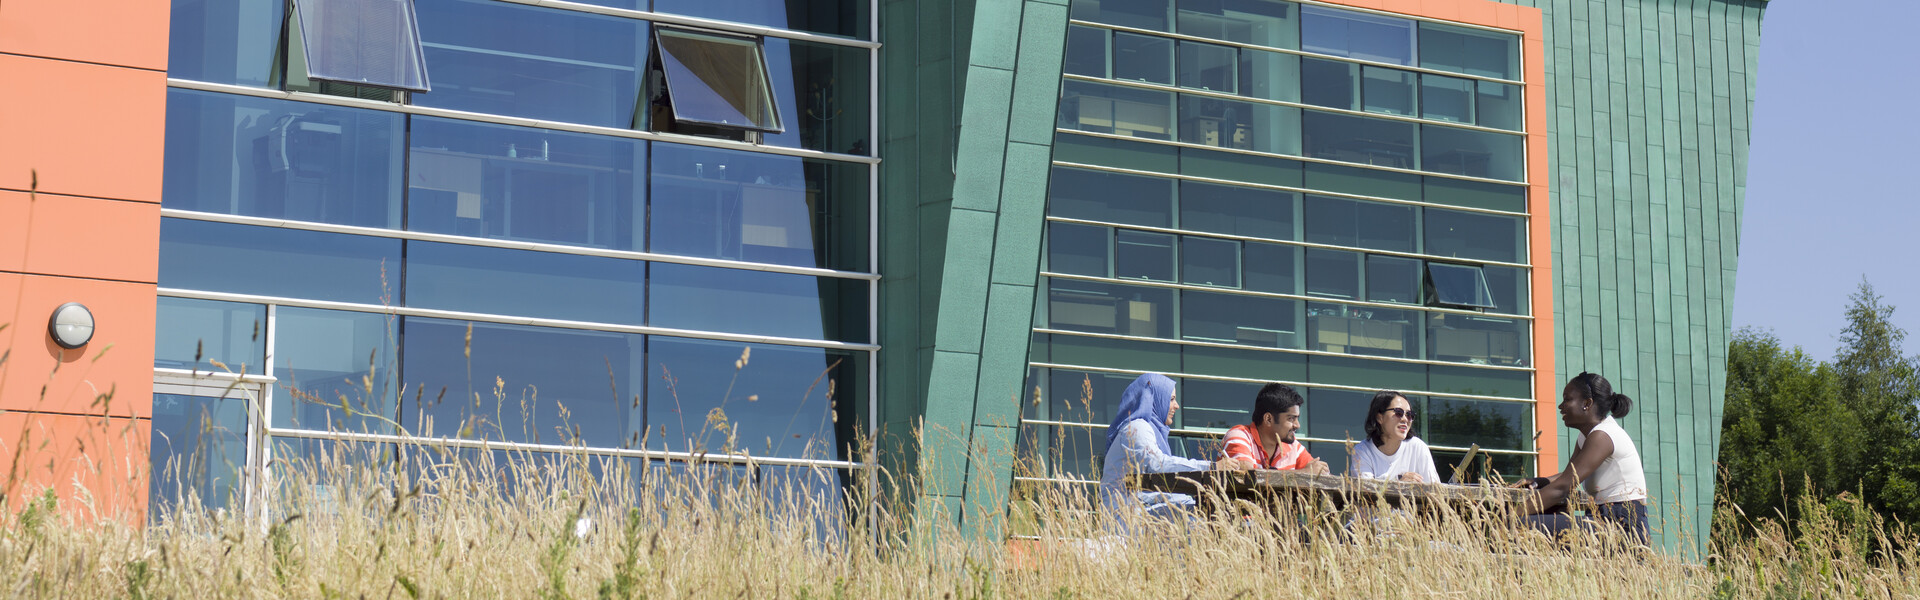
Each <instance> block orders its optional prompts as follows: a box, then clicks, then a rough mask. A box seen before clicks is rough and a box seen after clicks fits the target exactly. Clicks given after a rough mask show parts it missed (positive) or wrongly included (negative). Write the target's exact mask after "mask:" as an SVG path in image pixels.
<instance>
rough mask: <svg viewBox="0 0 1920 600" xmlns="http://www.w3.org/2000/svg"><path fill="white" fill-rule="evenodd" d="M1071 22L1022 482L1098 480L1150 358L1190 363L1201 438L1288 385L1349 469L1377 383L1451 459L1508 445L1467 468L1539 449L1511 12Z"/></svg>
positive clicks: (1511, 468)
mask: <svg viewBox="0 0 1920 600" xmlns="http://www.w3.org/2000/svg"><path fill="white" fill-rule="evenodd" d="M1072 19H1073V21H1072V24H1071V25H1070V31H1069V32H1068V38H1067V39H1068V42H1067V56H1066V63H1065V74H1064V82H1063V88H1062V94H1061V101H1060V102H1061V103H1060V110H1059V122H1058V124H1057V127H1058V129H1057V134H1056V141H1055V154H1054V161H1055V162H1054V169H1053V174H1052V179H1051V189H1050V190H1049V200H1048V205H1047V220H1048V224H1047V228H1046V234H1045V235H1046V238H1045V239H1046V241H1045V249H1044V251H1043V255H1044V256H1043V257H1042V261H1043V262H1042V264H1043V268H1042V271H1043V272H1042V275H1041V281H1040V291H1041V293H1040V298H1039V299H1038V302H1037V304H1036V311H1035V318H1034V324H1033V328H1034V338H1033V346H1032V348H1033V349H1032V354H1031V357H1030V362H1031V368H1030V376H1029V382H1028V384H1029V386H1030V387H1031V388H1034V389H1037V390H1038V393H1039V397H1040V401H1037V402H1034V403H1030V404H1029V405H1028V406H1027V407H1026V414H1025V422H1024V425H1023V428H1022V431H1021V437H1020V442H1019V446H1020V453H1021V454H1020V456H1021V457H1022V463H1021V470H1022V472H1021V473H1020V475H1021V476H1022V477H1025V478H1027V479H1026V481H1028V482H1030V483H1031V482H1039V481H1043V480H1053V479H1061V478H1064V479H1082V480H1086V479H1097V478H1098V474H1097V473H1096V472H1095V470H1096V469H1097V465H1099V464H1101V462H1100V461H1101V457H1100V453H1101V451H1102V448H1100V444H1101V442H1102V441H1103V440H1104V438H1105V434H1104V428H1105V426H1106V424H1107V423H1108V421H1109V420H1110V419H1111V418H1112V417H1113V412H1112V411H1113V407H1114V405H1115V404H1116V403H1117V402H1118V401H1119V397H1120V392H1121V390H1123V389H1124V388H1125V387H1126V385H1127V384H1128V383H1129V382H1131V381H1132V379H1133V378H1134V377H1136V376H1137V375H1138V374H1139V373H1143V372H1158V373H1163V374H1167V375H1169V376H1172V377H1174V379H1175V380H1176V382H1178V384H1179V386H1180V392H1179V395H1180V404H1181V407H1182V410H1181V412H1180V414H1179V415H1178V417H1177V419H1178V420H1177V422H1176V423H1175V425H1174V433H1175V438H1176V440H1177V442H1176V444H1175V445H1176V446H1178V447H1179V450H1177V451H1178V452H1186V453H1188V455H1189V456H1194V457H1211V456H1212V455H1213V453H1214V452H1217V442H1218V437H1219V436H1220V435H1221V434H1222V433H1223V432H1224V431H1225V429H1226V428H1229V427H1232V426H1234V425H1238V424H1242V423H1246V422H1247V421H1248V419H1249V416H1248V412H1249V410H1250V408H1251V406H1252V402H1253V399H1254V396H1255V395H1256V393H1257V391H1258V390H1259V388H1260V386H1261V385H1262V384H1264V383H1265V382H1270V381H1278V382H1283V383H1288V384H1291V385H1293V386H1294V387H1295V388H1296V389H1298V390H1299V391H1300V392H1301V393H1302V394H1303V395H1305V396H1306V397H1307V404H1306V406H1305V407H1304V410H1303V415H1304V428H1303V430H1302V432H1301V435H1302V436H1303V437H1304V438H1305V439H1306V440H1307V443H1308V446H1309V448H1310V449H1311V451H1312V452H1313V453H1314V454H1315V455H1316V456H1319V457H1321V458H1324V459H1326V460H1327V461H1328V462H1330V463H1332V465H1333V467H1334V468H1335V469H1336V470H1343V469H1344V468H1345V465H1346V462H1347V451H1346V446H1345V442H1347V441H1349V440H1358V439H1361V438H1362V437H1364V435H1365V434H1364V433H1363V430H1362V428H1361V426H1362V423H1363V421H1364V419H1365V417H1366V415H1365V414H1364V413H1365V411H1366V404H1367V402H1368V401H1369V400H1370V399H1371V396H1372V393H1373V391H1374V390H1379V389H1393V390H1398V391H1401V392H1402V393H1404V394H1406V395H1407V397H1408V398H1409V399H1410V400H1412V401H1413V402H1414V406H1415V408H1416V409H1417V410H1418V411H1419V412H1420V414H1421V415H1422V416H1421V418H1420V421H1418V422H1417V423H1416V426H1415V433H1416V435H1419V436H1421V437H1422V438H1424V439H1426V440H1427V441H1428V442H1429V443H1430V444H1431V445H1432V446H1433V447H1434V449H1435V460H1436V461H1438V462H1442V463H1447V464H1448V465H1449V466H1446V467H1442V471H1443V475H1444V474H1450V473H1451V470H1452V469H1451V465H1452V464H1453V463H1455V462H1457V461H1458V460H1459V459H1460V458H1461V457H1462V456H1463V455H1464V450H1465V449H1466V448H1467V447H1468V446H1470V445H1473V444H1478V445H1479V446H1480V447H1481V448H1482V449H1484V450H1486V451H1487V452H1488V454H1490V455H1491V456H1492V459H1491V462H1478V463H1476V465H1474V467H1473V472H1474V473H1477V474H1485V473H1486V472H1487V469H1489V468H1491V469H1492V470H1494V471H1498V472H1500V473H1503V474H1506V475H1509V476H1511V475H1514V474H1518V473H1521V472H1523V471H1526V470H1528V469H1529V468H1530V467H1531V464H1532V460H1533V456H1534V454H1533V452H1534V448H1533V439H1532V432H1531V428H1532V416H1531V415H1532V412H1531V411H1532V403H1533V398H1532V394H1533V391H1532V382H1533V371H1534V368H1533V365H1532V357H1533V348H1532V347H1531V342H1532V332H1533V329H1532V327H1533V323H1532V316H1531V302H1532V299H1531V297H1530V288H1529V286H1528V283H1527V282H1528V279H1529V276H1530V273H1531V267H1530V266H1529V253H1528V248H1529V243H1530V242H1529V240H1528V239H1527V231H1528V229H1527V222H1528V212H1527V211H1528V206H1529V205H1528V198H1527V188H1526V187H1525V185H1524V184H1525V168H1524V151H1525V148H1524V142H1523V137H1524V133H1525V132H1524V131H1522V130H1521V128H1520V126H1521V124H1522V123H1523V122H1524V119H1522V118H1521V115H1520V113H1519V111H1520V106H1521V104H1520V99H1519V90H1520V84H1521V82H1520V81H1519V78H1520V69H1519V54H1518V53H1519V45H1518V37H1517V34H1516V33H1513V32H1504V31H1491V30H1486V29H1480V28H1470V27H1461V26H1455V25H1449V24H1442V23H1433V22H1427V21H1419V20H1415V19H1409V18H1403V17H1397V16H1392V15H1388V14H1384V13H1376V12H1369V11H1355V10H1344V9H1338V8H1332V7H1323V6H1318V5H1310V6H1302V5H1297V4H1293V3H1288V2H1256V1H1252V0H1241V1H1236V0H1225V1H1224V2H1223V1H1220V0H1212V1H1200V0H1150V1H1146V2H1112V1H1103V0H1076V1H1075V2H1074V3H1073V5H1072ZM1116 27H1119V28H1128V30H1127V31H1121V30H1118V29H1115V28H1116ZM1139 30H1147V31H1151V32H1165V33H1168V34H1177V35H1179V36H1183V37H1173V36H1171V35H1167V36H1160V35H1153V34H1149V33H1143V32H1141V31H1139ZM1195 37H1197V38H1204V39H1206V40H1209V41H1206V42H1202V41H1198V40H1195V39H1192V38H1195ZM1436 273H1437V274H1439V280H1438V288H1436V279H1435V277H1436V275H1435V274H1436Z"/></svg>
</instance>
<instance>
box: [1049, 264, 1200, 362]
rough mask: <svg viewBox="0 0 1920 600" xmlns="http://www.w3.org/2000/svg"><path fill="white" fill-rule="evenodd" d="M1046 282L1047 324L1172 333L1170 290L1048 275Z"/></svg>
mask: <svg viewBox="0 0 1920 600" xmlns="http://www.w3.org/2000/svg"><path fill="white" fill-rule="evenodd" d="M1047 285H1048V288H1049V289H1048V295H1047V318H1048V322H1047V326H1048V327H1052V328H1054V329H1065V330H1069V331H1086V332H1091V333H1113V334H1119V335H1135V336H1142V337H1160V338H1170V337H1173V319H1174V316H1175V315H1174V313H1173V294H1174V290H1170V289H1166V288H1150V287H1138V286H1131V285H1116V284H1110V283H1099V282H1094V281H1074V280H1067V279H1052V280H1049V281H1048V283H1047ZM1090 364H1091V363H1090Z"/></svg>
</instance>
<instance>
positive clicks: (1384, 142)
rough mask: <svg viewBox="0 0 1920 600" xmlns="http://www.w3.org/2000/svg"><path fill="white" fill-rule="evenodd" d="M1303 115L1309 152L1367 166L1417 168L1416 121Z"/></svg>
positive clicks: (1314, 155)
mask: <svg viewBox="0 0 1920 600" xmlns="http://www.w3.org/2000/svg"><path fill="white" fill-rule="evenodd" d="M1303 112H1304V113H1305V114H1303V115H1301V130H1302V132H1303V134H1302V139H1303V141H1304V146H1305V149H1306V155H1307V156H1311V157H1314V158H1324V159H1328V160H1339V161H1346V162H1352V163H1361V164H1367V165H1374V166H1381V167H1394V168H1397V169H1417V168H1420V165H1419V164H1418V163H1416V162H1415V160H1417V158H1418V157H1417V155H1416V153H1415V152H1414V146H1415V139H1416V138H1415V136H1416V135H1417V133H1416V132H1417V131H1418V129H1419V127H1418V126H1417V125H1416V124H1414V123H1407V122H1404V121H1390V120H1387V119H1374V118H1368V117H1356V116H1352V115H1343V114H1337V113H1330V112H1320V111H1316V110H1309V111H1303Z"/></svg>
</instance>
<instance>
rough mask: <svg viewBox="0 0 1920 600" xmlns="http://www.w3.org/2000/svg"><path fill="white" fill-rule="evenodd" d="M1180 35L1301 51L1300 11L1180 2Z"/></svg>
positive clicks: (1279, 5)
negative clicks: (1299, 49) (1298, 49)
mask: <svg viewBox="0 0 1920 600" xmlns="http://www.w3.org/2000/svg"><path fill="white" fill-rule="evenodd" d="M1178 4H1179V9H1180V10H1179V13H1178V23H1177V25H1178V26H1179V28H1180V33H1182V34H1185V35H1191V36H1198V37H1204V38H1212V39H1216V40H1227V41H1230V42H1240V43H1243V44H1256V45H1261V46H1271V47H1274V48H1288V49H1292V48H1299V47H1300V25H1299V23H1298V19H1299V17H1298V13H1297V12H1296V9H1297V8H1298V7H1297V6H1295V5H1294V4H1293V3H1291V2H1270V1H1266V0H1179V3H1178Z"/></svg>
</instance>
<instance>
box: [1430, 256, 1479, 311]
mask: <svg viewBox="0 0 1920 600" xmlns="http://www.w3.org/2000/svg"><path fill="white" fill-rule="evenodd" d="M1427 281H1428V282H1429V283H1430V284H1431V285H1432V286H1433V303H1434V304H1439V305H1442V306H1457V307H1471V308H1493V307H1494V305H1493V290H1492V289H1491V288H1489V287H1487V274H1486V273H1485V272H1484V271H1481V270H1480V267H1474V266H1468V265H1449V264H1444V263H1427Z"/></svg>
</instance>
